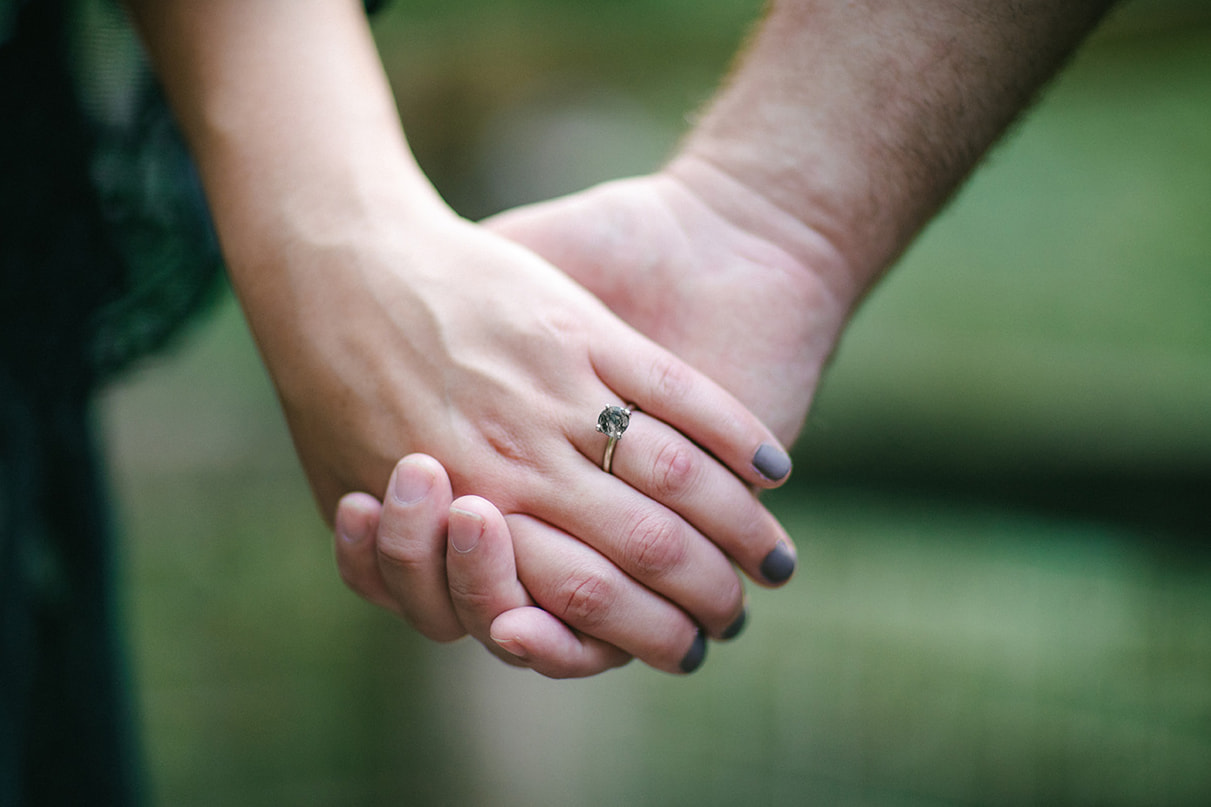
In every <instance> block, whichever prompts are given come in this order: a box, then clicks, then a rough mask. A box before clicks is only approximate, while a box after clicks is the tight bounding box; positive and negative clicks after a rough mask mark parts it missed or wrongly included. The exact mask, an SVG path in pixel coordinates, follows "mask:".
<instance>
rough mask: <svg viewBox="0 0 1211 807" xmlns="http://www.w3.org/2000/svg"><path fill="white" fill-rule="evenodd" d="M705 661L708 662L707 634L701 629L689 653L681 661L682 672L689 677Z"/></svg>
mask: <svg viewBox="0 0 1211 807" xmlns="http://www.w3.org/2000/svg"><path fill="white" fill-rule="evenodd" d="M704 661H706V633H705V632H704V631H703V630H702V629H701V628H699V629H698V635H697V636H695V637H694V643H693V644H692V645H690V649H689V652H687V653H686V654H685V657H684V658H682V659H681V665H680V666H681V671H682V672H683V673H685V674H687V675H688V674H690V673H692V672H693V671H694V670H696V669H698V668H699V667H701V666H702V662H704Z"/></svg>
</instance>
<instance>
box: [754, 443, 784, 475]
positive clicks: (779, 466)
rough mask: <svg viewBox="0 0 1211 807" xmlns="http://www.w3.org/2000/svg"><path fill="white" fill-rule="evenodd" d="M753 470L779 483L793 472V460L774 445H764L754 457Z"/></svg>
mask: <svg viewBox="0 0 1211 807" xmlns="http://www.w3.org/2000/svg"><path fill="white" fill-rule="evenodd" d="M753 469H754V470H756V471H757V473H759V474H761V475H762V476H764V477H765V478H766V479H768V480H770V481H771V482H777V481H778V480H780V479H782V478H784V477H785V476H786V475H787V474H789V473H790V472H791V458H790V457H789V456H787V453H786V452H785V451H783V450H782V449H780V448H778V446H776V445H774V444H773V443H762V444H761V447H760V448H758V449H757V453H756V454H754V455H753Z"/></svg>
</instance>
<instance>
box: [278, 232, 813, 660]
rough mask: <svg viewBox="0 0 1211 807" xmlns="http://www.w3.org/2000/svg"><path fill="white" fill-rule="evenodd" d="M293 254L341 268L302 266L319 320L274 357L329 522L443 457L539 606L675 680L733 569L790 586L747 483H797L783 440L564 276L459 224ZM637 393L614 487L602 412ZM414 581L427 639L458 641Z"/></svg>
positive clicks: (724, 603)
mask: <svg viewBox="0 0 1211 807" xmlns="http://www.w3.org/2000/svg"><path fill="white" fill-rule="evenodd" d="M296 250H297V254H298V255H300V256H301V255H304V254H308V255H310V256H311V258H310V261H313V262H317V263H318V262H322V263H323V264H324V265H325V266H326V268H321V266H319V265H307V263H308V259H307V258H304V257H296V258H295V261H296V268H295V270H294V271H293V273H292V275H293V276H294V277H297V278H300V279H302V280H301V281H300V286H299V287H298V288H297V289H296V291H297V293H298V294H300V295H301V296H302V297H303V298H305V299H309V300H312V301H313V304H312V305H308V306H306V307H301V308H300V307H298V306H293V307H292V309H298V310H305V311H307V313H308V316H306V318H305V320H304V322H305V327H297V328H292V327H289V326H287V325H285V324H283V323H279V326H278V327H277V328H276V329H275V330H274V337H273V339H272V340H268V341H267V342H264V341H263V348H264V349H265V355H266V361H267V363H268V365H269V366H270V368H271V371H272V374H273V376H274V379H275V382H276V383H277V387H278V391H279V393H280V396H281V399H282V403H283V407H284V409H285V411H286V414H287V418H288V421H289V423H290V426H291V430H292V433H293V435H294V438H295V443H296V447H297V448H298V451H299V455H300V457H301V458H302V461H303V464H304V467H305V468H306V470H307V473H308V477H309V479H310V480H311V482H312V485H313V487H314V489H315V493H316V496H317V499H318V500H319V502H320V504H321V507H327V508H328V512H333V510H334V509H335V505H336V499H337V497H339V496H340V495H341V494H343V493H345V492H346V491H349V490H378V489H381V487H382V480H384V479H386V478H387V476H388V475H389V473H390V469H391V467H392V466H393V465H394V463H395V460H396V458H398V457H400V456H403V455H406V454H410V453H417V452H423V453H425V454H429V455H431V456H433V457H438V458H440V459H441V461H442V463H443V465H444V466H445V469H446V471H448V473H449V477H450V480H451V486H452V490H453V492H454V493H455V494H458V495H462V494H468V493H475V494H478V495H480V496H483V497H484V498H486V499H488V500H490V501H491V502H493V503H494V504H495V505H496V507H497V508H498V509H499V510H500V511H501V512H502V513H505V514H506V515H509V516H511V517H514V518H513V519H512V521H511V523H510V529H511V530H512V532H513V534H514V540H515V541H517V542H518V548H517V557H518V566H519V569H520V570H521V579H522V581H523V583H524V584H525V587H526V589H527V590H528V591H529V592H530V594H531V596H533V598H534V600H535V602H536V603H537V604H538V605H540V606H541V607H542V608H544V609H545V610H546V611H547V612H549V613H550V614H552V615H554V616H556V617H558V618H559V619H561V620H562V621H563V622H565V623H566V624H567V625H569V626H571V627H573V628H576V629H578V630H581V631H584V632H586V633H590V634H592V635H593V636H595V637H597V638H598V639H601V640H603V641H605V642H609V643H611V644H614V645H616V646H617V647H619V648H620V649H622V650H623V651H625V652H627V653H630V654H632V655H635V656H638V657H639V658H641V659H643V660H644V661H645V662H647V663H649V664H652V665H653V666H656V667H659V668H661V669H665V670H669V671H678V670H680V669H681V668H682V667H683V663H684V662H685V659H686V657H687V654H690V655H692V654H693V652H695V651H694V648H695V647H697V646H698V645H699V644H700V640H699V639H698V638H697V637H698V628H699V626H702V627H703V628H704V629H705V631H706V632H707V633H708V634H709V635H712V636H720V635H723V634H724V633H725V632H726V631H727V630H728V628H729V627H730V626H732V625H733V624H734V623H735V621H736V620H737V619H738V618H739V616H740V614H741V613H742V611H743V607H744V606H743V591H742V586H741V584H740V581H739V579H738V578H737V576H736V573H735V571H734V570H733V568H732V565H731V563H732V561H734V562H735V563H736V564H737V565H738V566H740V567H741V568H742V569H744V570H745V572H747V573H748V574H749V575H750V576H752V577H754V578H755V579H758V580H765V579H766V576H765V575H763V571H762V570H763V564H764V568H765V570H766V571H768V570H769V569H770V568H775V567H776V568H777V569H778V572H777V574H778V576H779V577H780V578H781V579H785V577H786V576H789V569H786V571H785V572H784V571H783V568H784V567H786V566H787V564H789V563H791V562H793V561H792V560H791V558H792V555H791V550H790V543H789V539H788V537H787V536H786V534H785V532H784V531H783V530H782V528H781V527H780V526H779V525H778V523H777V521H776V520H775V519H774V518H773V517H772V516H771V515H770V514H769V513H768V512H767V511H766V510H765V509H764V508H763V507H762V506H761V505H760V504H759V503H758V502H757V501H756V500H755V499H754V497H753V496H752V495H751V493H750V490H749V487H748V485H756V486H761V487H769V486H772V485H773V484H775V480H781V479H783V478H785V476H786V474H787V473H788V472H789V470H790V465H789V459H788V458H787V457H786V455H785V453H784V452H783V451H782V449H781V448H779V447H778V444H777V441H776V439H775V438H774V436H773V435H772V434H770V432H769V431H768V430H766V429H765V428H764V427H763V426H762V425H761V424H760V422H759V421H758V420H757V419H756V418H755V417H754V416H753V415H752V414H750V413H749V412H748V411H747V410H746V409H745V408H744V407H743V406H742V405H741V404H739V402H737V401H736V400H735V399H734V398H733V397H732V396H731V395H729V394H728V393H726V392H725V391H723V390H722V389H721V388H719V387H718V386H717V385H715V384H714V383H713V382H711V381H709V380H708V379H707V378H706V377H705V376H702V375H701V374H699V373H697V372H696V371H694V370H692V369H691V368H690V367H689V366H688V365H686V364H684V363H683V362H682V361H681V360H680V359H677V358H676V357H675V356H673V355H672V354H670V353H668V352H667V351H665V350H664V349H662V348H660V347H658V346H656V345H655V344H654V343H652V342H650V341H649V340H647V339H646V338H644V337H642V336H640V335H639V334H637V333H636V332H634V331H633V330H632V329H631V328H630V327H628V326H627V325H625V324H624V323H623V322H622V321H621V320H619V319H618V318H616V317H615V316H614V315H613V314H611V313H610V312H609V311H607V310H606V309H605V307H604V306H603V305H602V304H601V303H600V301H598V300H597V299H595V298H594V297H592V295H590V294H588V293H587V292H586V291H585V290H584V289H583V288H581V287H580V286H578V285H577V284H575V283H574V282H572V281H571V280H569V279H568V278H567V277H566V276H564V275H563V274H562V273H560V272H558V271H557V270H555V269H554V267H552V266H550V265H549V264H547V263H546V262H544V261H542V260H540V259H538V258H537V257H535V256H534V255H533V254H531V253H529V252H528V251H526V250H524V249H522V248H520V247H518V246H516V245H515V244H512V243H510V242H507V241H506V240H504V239H503V238H501V237H499V236H496V235H493V234H491V233H488V232H485V231H483V230H482V229H480V228H477V227H475V226H473V225H470V224H468V223H466V222H462V221H460V220H458V219H455V218H454V217H453V216H449V217H444V216H434V217H432V218H427V219H425V220H424V227H420V228H416V227H413V226H412V225H411V224H409V225H402V226H400V227H398V228H394V229H392V230H390V231H389V232H386V231H383V232H379V233H377V234H375V233H371V232H364V233H359V235H358V237H357V238H355V239H351V240H350V241H348V243H346V244H345V245H343V246H338V245H334V244H332V243H331V242H330V243H328V244H326V245H324V246H323V248H321V247H319V246H316V247H315V248H313V249H310V250H307V249H299V248H298V247H297V246H296ZM307 279H312V280H315V281H316V282H319V281H322V289H323V291H322V293H317V292H315V291H313V290H308V289H307V288H306V286H307V285H308V282H309V281H308V280H307ZM284 334H289V335H290V337H291V338H290V339H288V340H284V339H283V338H282V336H283V335H284ZM623 402H629V403H634V404H636V405H637V406H638V411H636V412H635V413H634V414H633V415H632V418H631V423H630V426H629V428H628V430H627V432H626V434H625V436H624V437H623V438H622V439H621V440H620V441H619V443H618V445H617V450H616V451H615V454H614V461H613V473H612V474H607V473H606V472H604V471H603V470H602V468H601V459H602V455H603V453H604V451H605V447H606V438H605V437H604V436H603V435H601V434H599V433H598V432H597V431H596V429H595V422H596V417H597V414H598V412H600V410H601V409H602V407H604V406H605V405H606V404H621V403H623ZM523 542H524V546H523V545H522V544H523ZM425 557H430V558H431V557H432V554H429V555H426V556H425ZM771 557H772V558H775V559H776V560H777V561H778V562H776V563H774V565H773V566H771V565H770V561H769V558H771ZM394 562H395V565H397V566H398V567H399V569H401V570H403V573H404V574H406V573H407V570H408V569H409V568H410V567H411V566H413V565H414V564H415V563H417V562H423V559H418V558H414V557H402V558H395V559H394ZM779 564H781V565H779ZM781 579H775V580H774V581H772V582H781ZM397 590H399V591H401V592H402V593H403V595H404V596H403V600H402V602H401V603H400V607H401V608H402V609H403V611H404V613H405V615H406V616H408V617H409V618H410V621H412V622H413V624H414V625H416V626H417V628H418V629H419V630H421V631H422V632H423V633H425V634H426V635H428V636H431V637H433V638H452V637H453V636H455V635H459V634H460V633H461V631H462V625H461V623H457V622H454V621H451V620H447V619H437V620H433V619H431V618H430V616H429V614H430V610H429V609H428V607H427V602H426V597H427V595H425V596H419V597H418V596H416V594H415V592H416V589H414V588H410V587H407V586H398V587H397Z"/></svg>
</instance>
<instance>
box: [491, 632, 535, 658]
mask: <svg viewBox="0 0 1211 807" xmlns="http://www.w3.org/2000/svg"><path fill="white" fill-rule="evenodd" d="M492 641H494V642H496V644H497V645H498V646H499V647H500V648H501V649H502V650H505V651H507V652H509V653H511V654H512V655H514V656H517V657H518V658H519V659H525V658H528V656H527V654H526V648H525V647H523V646H522V643H521V642H519V641H518V640H517V638H516V637H513V638H509V639H497V638H496V637H493V638H492Z"/></svg>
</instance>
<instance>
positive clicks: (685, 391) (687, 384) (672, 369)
mask: <svg viewBox="0 0 1211 807" xmlns="http://www.w3.org/2000/svg"><path fill="white" fill-rule="evenodd" d="M693 387H694V379H693V377H692V374H691V371H690V368H689V366H688V365H686V364H684V363H683V362H682V361H681V360H680V359H678V358H676V357H675V356H661V357H660V358H658V359H656V361H655V362H654V364H653V365H652V390H653V391H654V392H655V394H656V397H657V398H658V399H659V400H661V401H664V402H665V403H666V404H669V403H678V402H680V401H683V400H685V399H686V398H688V397H689V396H690V393H691V391H692V390H693Z"/></svg>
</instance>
